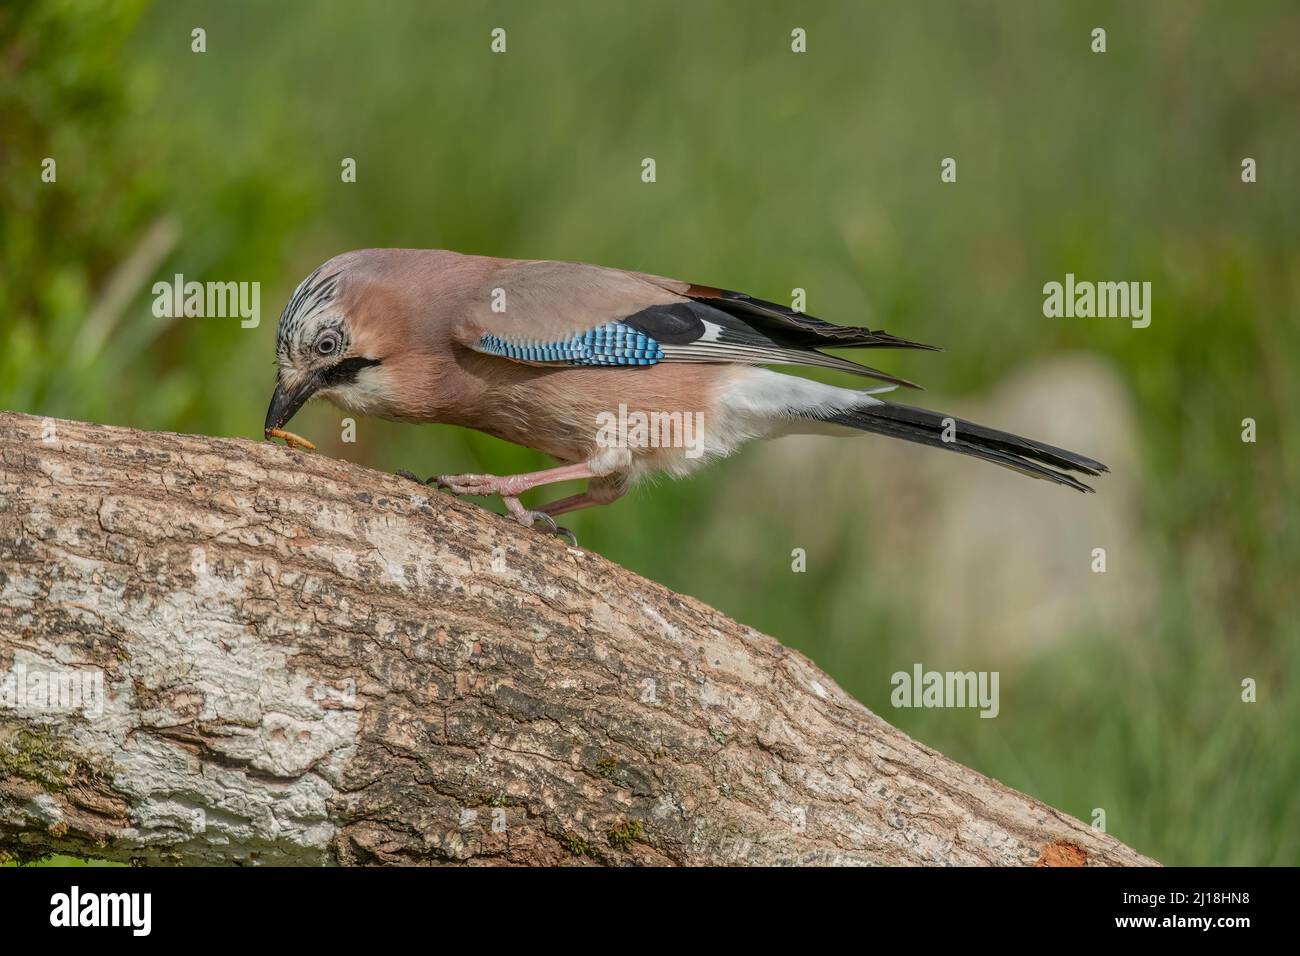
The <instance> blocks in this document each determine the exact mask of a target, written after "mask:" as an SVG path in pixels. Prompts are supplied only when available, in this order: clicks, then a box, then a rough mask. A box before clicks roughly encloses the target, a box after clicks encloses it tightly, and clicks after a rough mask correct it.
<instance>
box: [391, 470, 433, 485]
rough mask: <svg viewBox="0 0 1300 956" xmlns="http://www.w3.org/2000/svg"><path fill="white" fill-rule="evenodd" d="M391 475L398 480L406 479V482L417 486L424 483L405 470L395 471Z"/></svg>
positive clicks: (421, 479)
mask: <svg viewBox="0 0 1300 956" xmlns="http://www.w3.org/2000/svg"><path fill="white" fill-rule="evenodd" d="M393 474H395V475H397V477H398V478H406V479H407V480H408V481H413V482H415V483H416V484H417V485H423V484H424V483H425V481H424V479H423V478H420V477H419V476H418V475H416V474H415V473H414V472H410V471H407V470H406V469H405V468H399V469H397V471H395V472H393Z"/></svg>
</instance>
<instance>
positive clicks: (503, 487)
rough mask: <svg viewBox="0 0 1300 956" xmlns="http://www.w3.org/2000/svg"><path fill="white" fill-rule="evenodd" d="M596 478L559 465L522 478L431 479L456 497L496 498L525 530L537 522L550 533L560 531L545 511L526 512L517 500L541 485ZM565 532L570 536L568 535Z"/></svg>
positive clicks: (579, 469) (586, 470)
mask: <svg viewBox="0 0 1300 956" xmlns="http://www.w3.org/2000/svg"><path fill="white" fill-rule="evenodd" d="M597 477H599V476H598V475H597V474H596V473H595V472H593V471H592V470H591V469H590V468H588V467H587V466H586V464H579V465H560V466H559V467H558V468H547V469H546V470H545V471H532V472H528V473H526V474H522V475H505V476H497V475H439V476H438V477H437V478H436V479H433V480H435V481H436V482H437V483H438V484H439V485H440V486H441V487H443V488H446V489H448V490H449V491H453V492H455V493H456V494H458V495H500V496H501V500H502V502H504V503H505V506H506V511H508V512H509V513H510V516H511V517H512V518H514V519H515V520H516V521H518V522H519V523H520V524H522V525H523V526H524V527H525V528H531V527H532V526H533V525H534V524H535V523H537V522H538V521H541V522H542V523H544V524H547V525H550V530H551V531H563V530H564V529H562V528H557V526H556V524H555V522H554V521H553V520H552V519H551V516H550V515H549V514H547V513H546V512H544V511H530V510H529V509H527V508H525V507H524V505H523V502H521V501H520V500H519V496H520V495H522V494H523V493H524V492H525V491H529V490H531V489H533V488H540V487H541V486H542V485H552V484H555V483H556V482H557V481H574V480H579V479H582V478H597ZM576 497H580V496H576ZM565 533H566V534H568V535H569V537H572V532H565ZM573 543H574V544H577V543H578V542H577V539H576V538H574V541H573Z"/></svg>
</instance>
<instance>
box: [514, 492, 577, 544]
mask: <svg viewBox="0 0 1300 956" xmlns="http://www.w3.org/2000/svg"><path fill="white" fill-rule="evenodd" d="M501 500H502V501H504V502H505V504H506V510H507V511H508V512H509V513H510V517H512V518H514V519H515V520H516V521H518V522H519V523H520V524H521V525H523V526H524V527H525V528H531V529H532V530H533V531H540V532H542V533H543V534H553V535H556V536H557V537H561V538H568V539H569V541H570V543H572V545H573V546H574V547H575V548H576V547H577V546H578V536H577V535H576V534H574V533H573V532H572V531H570V530H569V529H568V528H561V527H560V526H559V525H558V524H556V523H555V519H554V518H552V517H551V516H550V515H548V514H547V513H546V512H545V511H533V510H531V509H529V508H525V507H524V506H523V504H522V503H521V502H520V501H519V499H518V498H512V497H509V496H505V495H503V496H502V498H501Z"/></svg>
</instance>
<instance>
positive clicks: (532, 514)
mask: <svg viewBox="0 0 1300 956" xmlns="http://www.w3.org/2000/svg"><path fill="white" fill-rule="evenodd" d="M515 520H517V521H518V522H519V523H520V524H521V525H523V526H524V527H525V528H535V526H536V525H537V522H539V521H540V522H541V523H542V524H544V525H547V526H548V527H547V528H546V532H547V534H555V532H556V531H557V530H558V529H559V525H557V524H556V523H555V519H554V518H552V517H551V516H550V515H548V514H546V512H544V511H523V512H520V513H519V514H517V515H515Z"/></svg>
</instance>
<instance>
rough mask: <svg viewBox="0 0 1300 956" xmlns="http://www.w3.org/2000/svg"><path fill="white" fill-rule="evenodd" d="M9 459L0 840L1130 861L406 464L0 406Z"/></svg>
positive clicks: (487, 855)
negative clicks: (382, 464)
mask: <svg viewBox="0 0 1300 956" xmlns="http://www.w3.org/2000/svg"><path fill="white" fill-rule="evenodd" d="M0 454H2V458H0V496H2V498H0V690H4V691H5V693H6V694H7V697H5V696H4V695H0V852H4V853H6V854H8V855H11V856H20V857H24V858H27V857H32V856H39V855H44V854H48V853H70V854H76V855H82V856H92V857H98V858H104V859H110V860H135V861H144V862H149V863H187V864H203V863H246V862H266V863H300V864H333V863H341V864H371V863H426V862H430V863H446V862H455V863H474V864H485V863H487V864H490V863H517V864H563V863H592V862H595V863H604V864H632V863H637V864H862V863H865V864H1011V865H1017V864H1022V865H1023V864H1034V863H1039V862H1041V863H1043V864H1053V863H1062V862H1065V863H1072V864H1079V863H1087V864H1089V865H1095V864H1147V863H1151V862H1152V861H1150V860H1148V859H1146V858H1145V857H1143V856H1141V855H1140V854H1138V853H1136V852H1134V851H1133V850H1131V849H1129V848H1128V847H1126V846H1124V845H1123V844H1121V843H1119V842H1118V841H1116V840H1114V839H1112V838H1111V837H1109V836H1107V835H1105V834H1104V833H1101V832H1099V831H1097V830H1096V829H1094V828H1092V827H1089V826H1086V825H1084V824H1083V823H1081V822H1079V821H1078V820H1075V819H1073V818H1071V817H1069V816H1067V815H1065V814H1062V813H1060V812H1058V811H1056V810H1053V809H1051V808H1049V807H1047V806H1044V805H1043V804H1041V803H1039V802H1037V801H1036V800H1033V799H1031V798H1030V797H1027V796H1025V795H1023V794H1020V793H1017V792H1015V791H1013V790H1010V789H1008V788H1006V787H1004V786H1002V785H1001V784H999V783H997V782H996V781H993V780H990V779H988V778H987V777H985V776H982V775H981V774H979V773H976V772H974V771H972V770H968V769H966V768H965V767H962V766H960V765H958V764H955V763H953V762H952V761H949V760H947V759H945V758H944V757H943V756H942V755H940V754H938V753H936V752H935V751H933V750H931V749H929V748H928V747H925V746H924V745H922V744H919V743H917V742H916V741H914V740H912V739H910V738H909V737H907V736H906V735H905V734H903V733H901V732H900V731H898V730H895V729H894V728H893V727H890V726H889V725H888V724H886V723H885V722H884V721H883V720H881V719H880V718H878V717H876V716H875V715H874V714H872V713H871V712H869V711H868V710H867V709H866V708H865V707H863V706H862V705H861V704H859V703H858V702H857V701H855V700H853V699H852V698H851V697H849V696H848V695H847V694H846V693H844V691H842V690H841V689H840V688H839V687H837V686H836V684H835V682H834V681H832V680H831V679H830V678H829V677H827V676H826V675H825V674H824V673H822V671H820V670H819V669H818V668H817V667H816V666H814V665H813V664H812V663H810V662H809V661H808V660H807V659H806V658H804V657H803V656H802V655H800V654H798V653H796V652H795V651H792V650H790V649H788V648H786V647H784V646H782V645H781V644H780V643H779V642H778V641H776V640H775V639H773V638H771V637H767V636H765V635H763V634H760V633H757V632H755V631H753V630H751V629H750V628H747V627H744V626H742V625H740V624H737V623H736V622H734V621H731V620H729V619H728V618H726V617H724V616H723V615H721V614H720V613H718V612H717V611H714V610H713V609H711V608H708V607H706V606H704V605H702V604H700V603H699V602H697V601H694V600H692V599H690V598H687V597H682V596H680V595H678V594H674V593H672V592H670V591H668V590H666V589H665V588H663V587H660V586H659V585H656V584H653V583H651V582H649V581H646V580H644V579H643V578H640V577H637V576H636V575H634V574H631V573H629V572H627V571H625V570H623V569H621V568H619V567H616V566H615V565H612V564H610V563H609V562H608V561H605V560H604V559H602V558H600V557H599V556H597V555H595V554H591V553H590V552H586V551H582V550H578V549H575V548H571V547H569V546H568V545H567V544H566V543H564V542H562V541H559V540H557V539H554V538H551V537H547V536H544V535H541V534H537V533H534V532H529V531H526V530H524V529H522V528H520V527H518V526H517V525H515V524H513V523H511V522H509V521H507V520H505V519H504V518H501V517H498V516H495V515H493V514H490V513H488V512H487V511H484V510H482V509H480V508H479V507H477V506H475V505H473V504H470V503H467V502H463V501H459V500H456V499H454V498H452V497H450V496H448V495H444V494H442V493H439V492H436V491H433V490H429V489H422V488H420V487H418V486H417V485H415V484H413V483H411V482H409V481H407V480H405V479H401V478H397V477H393V476H389V475H385V474H380V473H377V472H374V471H371V470H368V469H365V468H361V467H358V466H355V465H352V464H349V463H347V462H343V461H338V460H334V459H330V458H327V457H325V456H322V455H312V454H307V453H301V452H295V451H291V450H289V449H287V448H285V447H282V446H279V445H270V444H265V443H255V442H248V441H242V440H230V439H214V438H205V437H197V436H191V435H174V434H159V433H150V432H140V431H134V430H131V429H125V428H110V427H103V426H99V425H90V424H83V423H77V422H68V421H61V420H51V419H41V418H35V417H31V416H27V415H19V414H11V413H3V414H0ZM95 675H99V677H98V678H96V677H95ZM6 678H7V684H6V683H5V680H6ZM97 679H98V680H102V689H103V693H102V694H101V695H100V697H99V701H98V705H97V704H96V702H95V699H94V698H95V694H94V687H95V681H96V680H97ZM42 686H44V687H45V688H46V690H45V691H42ZM53 688H59V689H60V690H61V692H60V693H59V694H56V693H53V692H52V689H53ZM78 689H79V690H80V692H81V696H80V697H77V696H74V695H75V694H76V692H77V690H78ZM73 708H75V709H73Z"/></svg>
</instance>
